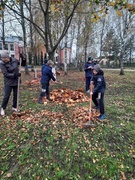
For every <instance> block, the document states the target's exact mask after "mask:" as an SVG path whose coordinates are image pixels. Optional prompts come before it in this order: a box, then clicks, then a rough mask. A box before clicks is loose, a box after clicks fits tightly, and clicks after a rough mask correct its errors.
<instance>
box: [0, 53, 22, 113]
mask: <svg viewBox="0 0 135 180" xmlns="http://www.w3.org/2000/svg"><path fill="white" fill-rule="evenodd" d="M18 65H19V61H18V60H17V59H15V58H11V57H10V56H9V52H8V51H7V50H3V51H2V53H1V60H0V68H1V71H2V73H3V77H4V97H3V101H2V105H1V115H2V116H4V115H5V109H6V107H7V104H8V101H9V98H10V95H11V92H12V91H13V104H12V111H13V112H17V98H18V97H17V96H18V94H17V92H18V78H19V77H20V76H21V73H19V67H18Z"/></svg>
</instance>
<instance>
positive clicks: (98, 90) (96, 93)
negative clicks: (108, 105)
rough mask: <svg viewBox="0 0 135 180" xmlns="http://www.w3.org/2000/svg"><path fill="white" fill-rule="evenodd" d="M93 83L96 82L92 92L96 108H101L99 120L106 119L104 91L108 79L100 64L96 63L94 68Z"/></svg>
mask: <svg viewBox="0 0 135 180" xmlns="http://www.w3.org/2000/svg"><path fill="white" fill-rule="evenodd" d="M91 84H94V89H93V94H92V101H93V103H94V104H95V107H94V108H96V109H99V110H100V116H99V117H98V120H102V119H105V118H106V116H105V112H104V111H105V110H104V93H105V90H106V81H105V78H104V72H103V70H101V69H100V65H99V64H96V65H95V66H94V68H93V77H92V79H91ZM97 99H98V100H97Z"/></svg>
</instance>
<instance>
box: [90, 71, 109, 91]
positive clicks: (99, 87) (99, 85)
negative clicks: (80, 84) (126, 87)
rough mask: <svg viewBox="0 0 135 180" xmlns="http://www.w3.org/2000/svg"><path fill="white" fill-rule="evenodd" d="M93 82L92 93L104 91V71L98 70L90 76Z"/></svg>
mask: <svg viewBox="0 0 135 180" xmlns="http://www.w3.org/2000/svg"><path fill="white" fill-rule="evenodd" d="M92 81H93V83H94V89H93V93H104V92H105V89H106V81H105V78H104V72H103V71H102V70H100V71H99V72H98V73H97V74H96V75H94V76H93V77H92Z"/></svg>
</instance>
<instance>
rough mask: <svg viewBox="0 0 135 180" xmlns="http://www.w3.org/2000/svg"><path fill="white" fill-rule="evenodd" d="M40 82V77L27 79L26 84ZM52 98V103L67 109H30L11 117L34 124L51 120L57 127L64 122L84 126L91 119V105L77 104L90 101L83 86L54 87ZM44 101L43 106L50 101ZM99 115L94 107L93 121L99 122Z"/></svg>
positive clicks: (31, 84) (64, 123) (65, 124)
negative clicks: (52, 110) (73, 87)
mask: <svg viewBox="0 0 135 180" xmlns="http://www.w3.org/2000/svg"><path fill="white" fill-rule="evenodd" d="M39 82H40V81H39V79H35V80H32V81H26V82H25V84H27V85H30V86H33V85H37V84H39ZM50 98H51V99H52V101H51V103H52V104H59V105H63V106H66V108H67V109H66V110H65V111H63V112H62V113H61V112H51V111H48V110H41V112H37V113H36V114H35V110H31V109H30V110H28V111H27V112H26V111H24V112H20V113H17V114H13V115H12V116H11V119H18V118H19V119H21V120H22V121H25V122H28V123H32V124H33V123H34V124H39V122H40V121H43V120H44V121H46V122H47V123H49V122H51V125H52V126H53V127H56V126H57V124H59V123H61V124H63V125H64V126H67V125H69V124H72V125H73V126H75V127H76V126H77V127H82V124H83V123H86V122H87V121H89V111H90V109H89V105H88V107H83V106H78V105H77V103H83V102H89V97H88V96H87V95H86V94H85V93H84V92H83V89H82V88H79V89H77V90H71V89H67V88H59V89H54V90H53V91H52V92H51V93H50ZM33 100H34V98H33ZM36 101H38V100H36ZM43 102H44V104H43V106H44V105H46V104H47V103H50V102H49V101H48V100H47V99H46V98H45V97H44V98H43ZM37 103H38V102H37ZM70 106H72V109H70V108H68V107H70ZM73 106H75V107H73ZM67 114H68V115H67ZM98 116H99V111H96V110H95V109H92V114H91V121H92V122H94V123H95V122H97V119H98Z"/></svg>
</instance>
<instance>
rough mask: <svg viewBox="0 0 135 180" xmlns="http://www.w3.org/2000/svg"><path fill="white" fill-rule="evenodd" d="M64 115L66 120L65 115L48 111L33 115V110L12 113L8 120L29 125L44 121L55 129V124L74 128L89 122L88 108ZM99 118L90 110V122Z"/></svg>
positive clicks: (77, 109) (76, 109)
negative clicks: (17, 120)
mask: <svg viewBox="0 0 135 180" xmlns="http://www.w3.org/2000/svg"><path fill="white" fill-rule="evenodd" d="M66 113H69V116H68V119H67V117H65V113H64V112H63V113H58V112H51V111H48V110H42V111H41V112H38V113H36V114H35V111H34V110H28V111H23V112H20V113H14V114H12V115H11V117H10V119H13V120H15V119H19V120H22V121H24V122H27V123H31V124H37V125H38V124H39V122H40V121H43V120H44V121H46V122H47V123H51V125H52V126H53V127H56V126H57V124H59V123H61V124H63V125H64V126H67V125H69V124H70V125H71V124H72V125H73V126H75V127H80V128H81V127H82V124H83V123H86V122H87V121H89V108H88V107H82V108H80V107H75V108H74V109H72V111H71V110H69V111H68V110H67V112H66ZM98 116H99V112H98V111H96V110H94V109H92V117H91V121H92V122H93V123H95V122H96V121H97V118H98Z"/></svg>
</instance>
